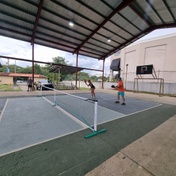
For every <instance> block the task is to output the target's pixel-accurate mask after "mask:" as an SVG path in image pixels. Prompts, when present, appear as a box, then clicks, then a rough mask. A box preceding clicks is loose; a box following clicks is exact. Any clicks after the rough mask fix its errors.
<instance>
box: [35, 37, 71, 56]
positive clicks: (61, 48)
mask: <svg viewBox="0 0 176 176" xmlns="http://www.w3.org/2000/svg"><path fill="white" fill-rule="evenodd" d="M35 43H36V44H39V45H42V46H47V47H51V48H55V49H60V50H63V51H67V52H71V53H72V52H73V51H74V48H73V47H66V46H64V45H58V44H57V43H51V42H48V41H45V40H41V39H37V38H36V39H35Z"/></svg>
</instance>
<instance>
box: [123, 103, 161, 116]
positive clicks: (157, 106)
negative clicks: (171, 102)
mask: <svg viewBox="0 0 176 176" xmlns="http://www.w3.org/2000/svg"><path fill="white" fill-rule="evenodd" d="M162 105H163V104H158V105H156V106H152V107H150V108H146V109H143V110H140V111H136V112H133V113H131V114H127V115H126V116H130V115H133V114H137V113H139V112H143V111H147V110H150V109H154V108H156V107H159V106H162Z"/></svg>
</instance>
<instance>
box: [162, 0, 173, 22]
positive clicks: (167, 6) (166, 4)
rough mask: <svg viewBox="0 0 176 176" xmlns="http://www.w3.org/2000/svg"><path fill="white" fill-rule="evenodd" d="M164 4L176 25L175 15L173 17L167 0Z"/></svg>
mask: <svg viewBox="0 0 176 176" xmlns="http://www.w3.org/2000/svg"><path fill="white" fill-rule="evenodd" d="M163 3H164V5H165V6H166V8H167V10H168V11H169V13H170V15H171V17H172V19H173V20H174V22H175V23H176V19H175V17H174V15H173V13H172V11H171V9H170V8H169V5H168V3H167V2H166V0H163Z"/></svg>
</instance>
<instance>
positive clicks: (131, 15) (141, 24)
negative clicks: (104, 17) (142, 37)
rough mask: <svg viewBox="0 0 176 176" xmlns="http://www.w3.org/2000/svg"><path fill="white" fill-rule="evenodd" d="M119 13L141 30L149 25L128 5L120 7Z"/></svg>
mask: <svg viewBox="0 0 176 176" xmlns="http://www.w3.org/2000/svg"><path fill="white" fill-rule="evenodd" d="M120 13H121V14H122V15H123V16H125V17H126V18H127V19H128V20H129V21H131V22H132V23H133V24H134V25H135V26H137V27H138V28H140V29H141V30H145V29H146V28H148V27H149V26H148V24H147V23H146V22H145V21H143V20H142V19H141V18H140V17H139V16H138V15H137V14H136V13H135V12H134V11H133V10H132V9H131V8H129V7H126V8H124V9H122V10H121V11H120Z"/></svg>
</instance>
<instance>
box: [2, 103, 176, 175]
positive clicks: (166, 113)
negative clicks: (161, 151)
mask: <svg viewBox="0 0 176 176" xmlns="http://www.w3.org/2000/svg"><path fill="white" fill-rule="evenodd" d="M175 114H176V106H173V105H167V104H164V105H161V106H158V107H155V108H152V109H149V110H146V111H142V112H138V113H136V114H132V115H128V116H125V117H123V118H119V119H115V120H112V121H109V122H106V123H103V124H101V125H99V126H98V128H99V129H106V130H107V131H106V132H105V133H102V134H99V135H96V136H94V137H91V138H89V139H85V138H84V136H85V135H87V134H88V133H90V130H89V129H83V130H81V131H79V132H75V133H72V134H70V135H66V136H63V137H59V138H56V139H53V140H51V141H48V142H44V143H41V144H38V145H35V146H32V147H29V148H26V149H23V150H20V151H17V152H13V153H11V154H7V155H4V156H1V157H0V175H1V176H83V175H85V174H86V173H88V172H89V171H91V170H92V169H94V168H95V167H97V166H98V165H100V164H101V163H102V162H104V161H105V160H107V159H108V158H110V157H111V156H113V155H114V154H116V153H117V152H119V151H120V150H121V149H122V148H124V147H126V146H127V145H129V144H131V143H132V142H133V141H135V140H137V139H138V138H140V137H142V136H144V135H145V134H147V133H149V132H150V131H151V130H153V129H155V128H156V127H158V126H159V125H161V124H162V123H164V122H165V121H166V120H168V119H169V118H170V117H172V116H173V115H175ZM9 145H10V144H9Z"/></svg>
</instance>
